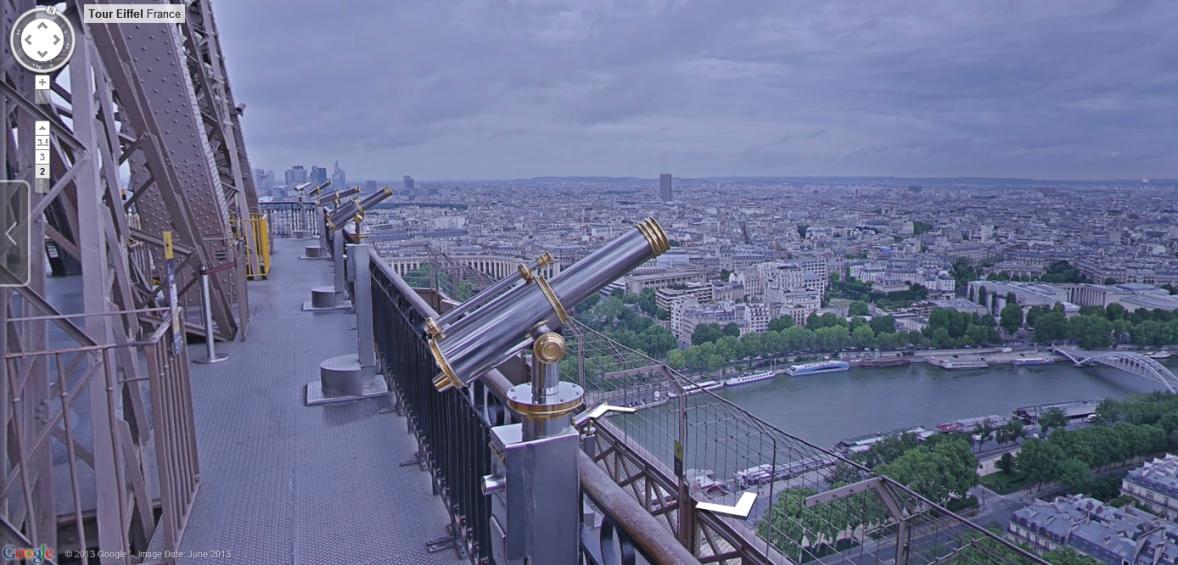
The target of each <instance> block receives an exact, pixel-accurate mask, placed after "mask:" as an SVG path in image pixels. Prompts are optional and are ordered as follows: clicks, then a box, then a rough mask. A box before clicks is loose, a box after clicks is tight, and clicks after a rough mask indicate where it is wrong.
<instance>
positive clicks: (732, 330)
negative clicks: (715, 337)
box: [720, 322, 740, 337]
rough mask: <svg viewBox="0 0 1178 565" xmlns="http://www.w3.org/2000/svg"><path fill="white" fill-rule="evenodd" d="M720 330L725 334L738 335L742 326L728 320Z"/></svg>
mask: <svg viewBox="0 0 1178 565" xmlns="http://www.w3.org/2000/svg"><path fill="white" fill-rule="evenodd" d="M720 331H721V332H723V333H724V335H727V336H732V337H737V336H739V335H740V326H738V325H736V324H735V323H733V322H728V323H727V324H725V325H724V327H723V328H722V329H721V330H720Z"/></svg>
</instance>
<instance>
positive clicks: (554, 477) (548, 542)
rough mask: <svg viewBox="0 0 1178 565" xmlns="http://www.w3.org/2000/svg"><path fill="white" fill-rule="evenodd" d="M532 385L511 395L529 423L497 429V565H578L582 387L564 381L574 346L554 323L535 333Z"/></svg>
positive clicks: (492, 481)
mask: <svg viewBox="0 0 1178 565" xmlns="http://www.w3.org/2000/svg"><path fill="white" fill-rule="evenodd" d="M531 334H532V340H533V343H532V366H531V369H532V381H531V382H530V383H524V384H521V385H516V386H514V387H512V388H511V390H509V391H508V392H507V398H508V405H509V406H510V407H511V409H512V410H513V411H514V412H515V413H516V414H517V415H519V417H520V418H521V419H522V420H523V423H521V424H509V425H506V426H497V427H495V428H492V429H491V452H492V457H491V468H492V470H493V471H494V473H493V474H491V475H487V476H485V477H483V485H482V488H483V493H484V494H488V495H491V497H492V500H493V502H492V504H491V517H492V523H493V528H492V537H491V553H492V555H494V556H495V562H496V563H510V564H513V565H514V564H521V565H522V564H524V563H575V562H576V561H577V552H578V548H579V547H580V544H579V536H580V533H579V532H580V530H581V501H580V492H581V484H580V478H579V476H578V475H577V451H578V450H579V449H580V439H581V438H580V434H578V433H577V431H576V429H575V428H573V426H572V413H573V411H574V410H576V409H577V408H578V407H579V406H580V405H581V402H582V399H583V396H584V391H583V390H582V389H581V387H579V386H577V385H575V384H573V383H568V382H561V380H560V362H561V360H562V359H564V356H565V352H566V350H567V344H566V343H565V340H564V338H563V337H562V336H561V335H560V334H559V333H557V332H555V331H552V330H551V329H549V327H548V326H547V325H546V324H539V325H537V326H536V327H535V328H533V329H532V332H531Z"/></svg>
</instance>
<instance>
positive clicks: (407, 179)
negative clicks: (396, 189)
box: [401, 175, 413, 192]
mask: <svg viewBox="0 0 1178 565" xmlns="http://www.w3.org/2000/svg"><path fill="white" fill-rule="evenodd" d="M401 188H404V189H405V192H412V191H413V177H411V176H409V175H405V176H403V177H401Z"/></svg>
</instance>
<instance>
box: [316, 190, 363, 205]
mask: <svg viewBox="0 0 1178 565" xmlns="http://www.w3.org/2000/svg"><path fill="white" fill-rule="evenodd" d="M357 192H360V187H358V186H353V187H352V188H345V189H344V190H336V191H334V192H332V193H331V194H321V195H319V205H320V206H327V205H328V204H331V202H332V201H333V200H335V199H336V197H339V198H341V199H342V198H346V197H348V196H351V195H353V194H356V193H357ZM340 205H341V206H342V205H343V204H342V203H341V204H340Z"/></svg>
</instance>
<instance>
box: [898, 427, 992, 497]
mask: <svg viewBox="0 0 1178 565" xmlns="http://www.w3.org/2000/svg"><path fill="white" fill-rule="evenodd" d="M977 465H978V460H977V457H975V456H974V454H973V450H972V448H970V446H969V443H967V442H966V441H965V440H964V439H961V438H948V439H945V440H943V441H939V442H936V443H935V444H933V445H931V446H921V447H917V448H914V449H911V450H909V451H907V452H905V453H904V454H903V455H901V456H900V457H898V458H897V459H896V460H895V461H893V462H891V463H888V464H886V465H881V466H879V467H876V468H875V471H876V472H878V473H879V474H881V475H886V476H888V477H891V478H892V479H894V480H895V481H897V482H900V483H902V484H904V485H907V486H908V487H909V488H911V489H912V490H915V491H916V492H918V493H920V494H922V495H924V496H925V497H927V498H929V499H931V500H933V501H935V502H938V503H941V504H944V503H946V502H948V501H949V499H950V498H955V497H961V496H965V493H966V492H967V491H968V490H969V489H970V488H972V487H973V486H974V485H976V484H977V482H978V475H977Z"/></svg>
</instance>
